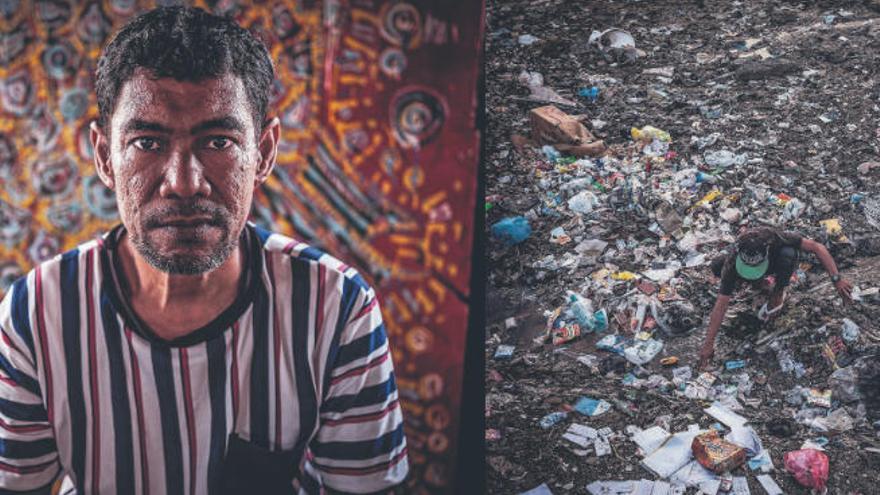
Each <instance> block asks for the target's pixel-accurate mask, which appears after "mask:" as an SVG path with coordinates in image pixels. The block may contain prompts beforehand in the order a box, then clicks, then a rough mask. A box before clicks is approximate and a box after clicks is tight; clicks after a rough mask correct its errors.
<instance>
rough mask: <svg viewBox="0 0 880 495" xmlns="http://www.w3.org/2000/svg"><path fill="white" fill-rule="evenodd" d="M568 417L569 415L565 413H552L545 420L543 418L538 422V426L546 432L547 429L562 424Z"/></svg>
mask: <svg viewBox="0 0 880 495" xmlns="http://www.w3.org/2000/svg"><path fill="white" fill-rule="evenodd" d="M567 417H568V413H567V412H565V411H556V412H552V413H550V414H548V415H546V416H544V417H543V418H541V420H540V421H538V426H540V427H541V428H543V429H545V430H546V429H548V428H550V427H551V426H553V425H555V424H557V423H560V422H562V421H563V420H565V418H567Z"/></svg>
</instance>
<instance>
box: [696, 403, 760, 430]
mask: <svg viewBox="0 0 880 495" xmlns="http://www.w3.org/2000/svg"><path fill="white" fill-rule="evenodd" d="M703 412H704V413H706V414H708V415H709V416H712V417H713V418H715V419H717V420H718V421H721V422H722V423H724V424H725V425H727V426H729V427H731V428H733V427H739V428H741V427H743V426H744V425H745V424H746V423H748V421H749V420H748V419H746V418H744V417H742V416H740V415H739V414H737V413H735V412H733V411H731V410H730V409H728V408H727V407H726V406H725V405H723V404H721V403H720V402H717V401H716V402H713V403H712V405H711V406H710V407H708V408H706V409H703Z"/></svg>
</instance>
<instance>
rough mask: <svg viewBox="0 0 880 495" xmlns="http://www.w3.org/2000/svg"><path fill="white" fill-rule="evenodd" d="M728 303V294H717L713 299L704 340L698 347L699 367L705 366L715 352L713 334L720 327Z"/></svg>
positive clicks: (715, 333)
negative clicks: (701, 345)
mask: <svg viewBox="0 0 880 495" xmlns="http://www.w3.org/2000/svg"><path fill="white" fill-rule="evenodd" d="M728 304H730V296H726V295H724V294H718V298H717V299H715V306H714V307H713V308H712V313H711V314H710V315H709V328H708V329H707V330H706V340H704V341H703V347H702V348H701V349H700V364H699V367H700V369H702V368H705V367H706V366H707V365H708V364H709V362H710V361H711V360H712V356H713V355H714V354H715V336H716V335H718V329H719V328H721V322H722V321H724V314H725V313H727V305H728Z"/></svg>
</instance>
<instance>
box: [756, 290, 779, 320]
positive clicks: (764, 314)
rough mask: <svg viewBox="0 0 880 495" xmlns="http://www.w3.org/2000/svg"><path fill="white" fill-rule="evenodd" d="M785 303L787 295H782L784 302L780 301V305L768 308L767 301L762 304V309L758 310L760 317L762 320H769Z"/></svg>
mask: <svg viewBox="0 0 880 495" xmlns="http://www.w3.org/2000/svg"><path fill="white" fill-rule="evenodd" d="M784 305H785V296H782V302H780V303H779V306H776V307H775V308H773V309H767V303H764V305H763V306H761V309H760V310H759V311H758V319H759V320H761V321H769V320H770V317H771V316H773V315H775V314H776V313H778V312H779V311H781V310H782V306H784Z"/></svg>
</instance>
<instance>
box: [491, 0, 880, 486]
mask: <svg viewBox="0 0 880 495" xmlns="http://www.w3.org/2000/svg"><path fill="white" fill-rule="evenodd" d="M611 28H617V29H619V31H606V30H609V29H611ZM594 31H595V32H596V34H595V35H593V42H592V43H590V38H591V34H593V32H594ZM486 46H487V59H486V74H487V84H486V87H487V92H488V94H487V114H488V119H489V130H488V136H487V157H486V158H487V159H486V161H485V163H486V169H487V176H488V188H487V205H486V207H487V213H486V214H487V225H489V226H490V232H489V233H488V235H489V238H490V242H489V245H488V250H487V256H488V259H489V263H490V270H489V271H490V276H489V295H488V298H487V305H488V309H487V315H488V328H487V333H486V339H487V340H486V352H487V363H488V365H487V370H486V424H487V431H486V446H487V461H488V466H489V472H488V486H489V488H490V492H491V493H520V492H523V491H526V490H529V489H533V488H536V487H541V485H542V484H546V485H545V486H544V487H542V488H540V490H543V491H540V492H535V493H548V492H551V493H588V488H587V485H588V484H590V483H593V482H597V481H608V480H621V481H622V480H631V481H633V482H634V483H633V484H631V485H629V487H628V488H626V487H621V486H618V491H613V490H611V488H612V487H611V485H607V484H606V485H603V486H604V487H605V489H606V490H607V491H606V492H605V493H630V492H632V493H652V490H653V493H667V492H666V491H665V490H671V491H670V492H669V493H676V492H681V490H682V486H683V485H682V483H685V484H686V485H688V486H687V493H698V492H699V491H700V490H702V491H703V492H705V493H724V492H723V491H722V490H723V489H725V488H728V486H729V485H730V486H731V490H730V492H729V493H737V494H741V493H747V492H746V491H744V490H749V491H750V492H751V493H771V492H772V491H767V492H765V488H763V487H762V484H761V482H760V481H759V478H758V477H759V476H762V475H767V476H769V478H771V479H772V480H774V481H775V483H776V484H778V486H779V487H781V490H782V491H784V492H785V493H806V492H808V491H809V489H808V488H806V487H805V484H807V485H810V484H812V485H813V486H821V485H822V481H823V480H822V473H821V472H818V471H816V472H815V473H814V474H815V476H814V477H813V478H811V477H810V476H809V475H808V474H807V475H805V474H804V473H800V475H799V476H800V477H801V478H802V481H803V482H804V483H801V482H799V481H798V480H797V479H796V477H795V475H794V474H793V473H791V472H789V471H788V470H787V469H786V462H785V461H784V456H785V455H786V453H789V452H794V451H799V450H802V449H805V451H806V452H807V454H806V455H809V456H811V459H810V461H811V462H814V463H816V464H814V466H818V468H816V469H818V470H820V471H821V467H822V466H821V464H822V462H821V461H822V459H821V457H822V454H824V455H825V456H827V459H828V474H827V490H828V492H829V493H847V494H849V493H862V494H869V493H877V491H878V489H877V487H876V476H877V475H876V473H877V469H878V467H880V437H878V433H877V432H878V431H880V430H878V429H875V427H874V426H873V422H874V421H876V420H878V419H880V401H878V397H877V394H876V391H875V390H874V388H876V387H877V385H878V383H880V382H878V377H880V372H878V370H877V368H876V367H875V364H876V359H875V358H874V357H873V355H874V354H880V352H878V347H880V326H878V324H877V321H878V317H880V299H878V296H877V290H876V288H877V287H878V286H880V281H878V277H877V274H878V273H880V185H878V182H880V163H877V162H878V161H880V156H878V155H880V124H878V122H880V119H878V113H880V107H878V102H880V99H878V98H880V85H878V67H880V64H878V62H880V9H878V7H877V6H876V5H875V4H872V3H871V2H830V1H829V2H800V3H798V2H763V1H757V0H745V1H736V2H734V1H730V2H711V1H706V2H649V1H642V2H636V1H621V2H610V1H595V2H566V1H563V0H558V1H538V2H535V1H526V0H504V1H498V0H494V1H492V0H490V2H489V3H488V11H487V44H486ZM530 86H531V87H530ZM545 105H553V106H555V107H556V109H558V112H557V111H556V110H552V109H551V110H546V109H545V110H542V112H545V113H544V114H542V115H544V117H540V118H536V117H534V116H533V117H532V121H530V111H532V110H534V109H536V108H539V107H542V106H545ZM570 116H575V117H576V118H578V119H580V122H582V124H583V126H584V127H585V128H586V130H583V129H577V128H575V127H573V124H572V121H571V120H569V121H568V122H567V123H566V124H564V125H563V127H564V129H562V130H559V129H557V131H559V132H558V133H557V135H556V136H552V134H553V132H550V131H548V132H542V131H541V123H540V122H538V123H536V122H535V121H536V120H541V119H544V120H547V119H550V120H553V119H560V120H557V121H556V122H557V123H558V122H559V121H565V120H566V119H567V118H568V117H570ZM645 126H651V127H648V128H647V129H646V128H645ZM533 127H537V132H533ZM633 128H635V129H636V130H635V131H633ZM545 130H546V129H545ZM587 130H588V131H589V132H587ZM551 131H552V130H551ZM579 132H580V133H581V135H580V136H576V137H577V139H578V140H579V141H577V142H574V141H570V142H568V143H567V144H569V145H570V146H562V145H557V144H565V143H552V142H548V141H552V140H553V138H558V140H560V141H562V140H563V139H562V138H564V137H566V136H568V137H571V135H572V134H574V135H577V134H578V133H579ZM590 133H592V135H593V136H590V135H589V134H590ZM593 137H594V138H595V140H596V141H598V140H602V141H604V144H602V143H596V142H592V143H590V141H592V140H593V139H592V138H593ZM573 142H574V147H572V146H571V145H572V143H573ZM578 144H580V145H583V146H580V147H578ZM546 145H557V146H551V147H546ZM603 148H605V149H604V151H602V150H603ZM591 155H595V156H591ZM520 217H521V218H520ZM526 224H527V225H526ZM760 225H770V226H778V227H779V228H781V229H785V230H794V231H798V232H800V233H801V234H803V235H805V236H807V237H810V238H812V239H815V240H817V241H819V242H821V243H823V244H824V245H825V246H826V247H827V248H828V249H829V251H830V252H831V253H832V255H833V256H834V259H835V260H836V262H837V265H838V267H839V268H840V270H841V273H842V274H843V275H844V276H845V277H846V278H847V279H849V280H850V281H851V282H852V283H853V284H854V285H855V286H856V288H857V289H856V290H855V291H854V294H855V296H856V299H857V300H856V301H855V302H854V303H853V304H852V305H848V306H845V305H843V304H842V300H841V298H840V297H839V296H838V293H837V291H836V289H835V287H834V286H833V284H831V282H830V281H829V277H828V275H827V273H825V271H824V269H823V268H822V266H821V264H820V263H819V262H818V260H817V259H816V258H815V257H813V256H812V255H802V256H801V259H800V261H801V264H800V266H799V269H798V271H797V273H795V275H794V276H793V280H792V284H791V288H790V289H789V293H788V297H787V301H786V305H785V308H784V310H783V311H782V312H781V314H779V316H778V317H777V318H776V319H775V320H773V321H771V322H768V323H764V322H761V321H760V320H759V319H758V318H757V317H756V314H757V312H758V309H759V308H760V306H761V305H762V304H763V303H764V302H765V301H766V298H767V291H766V288H762V287H761V286H759V284H755V286H753V287H748V286H746V287H740V290H738V292H737V293H736V294H735V296H734V300H733V301H732V303H731V308H730V309H729V310H728V313H727V318H726V320H725V323H724V325H723V326H722V329H721V332H720V334H719V338H718V342H717V346H716V352H715V358H714V361H713V363H712V367H711V369H710V373H709V374H706V375H701V372H702V371H701V370H699V369H697V359H698V356H697V354H698V352H699V348H700V345H701V343H702V340H703V337H704V334H705V328H706V324H707V323H708V315H709V312H710V310H711V308H712V305H713V303H714V299H715V295H716V292H717V290H718V280H717V278H715V277H714V276H713V275H712V273H711V270H710V269H709V265H708V264H709V262H710V261H711V260H712V259H713V258H714V257H715V256H717V255H718V254H719V253H720V251H721V250H722V249H723V248H724V247H725V246H727V245H729V244H730V243H732V242H733V241H734V239H735V236H736V235H737V233H738V232H739V231H740V229H742V228H745V227H754V226H760ZM603 310H604V311H603ZM554 311H555V313H554ZM575 325H577V329H575ZM606 326H607V328H605V327H606ZM591 329H592V330H591ZM577 330H580V332H581V333H580V335H579V336H576V333H577ZM609 336H611V337H609ZM614 336H617V337H614ZM567 339H570V340H567ZM554 340H555V341H556V343H554ZM600 340H601V341H602V342H601V343H600ZM504 346H512V352H511V353H510V354H509V355H508V354H505V353H506V352H510V351H511V347H504ZM661 346H662V347H661ZM658 348H659V349H660V350H659V352H657V353H656V355H654V352H655V351H656V350H657V349H658ZM673 357H675V358H677V359H678V361H677V363H674V364H668V365H664V364H661V361H664V362H668V361H669V360H668V359H665V358H673ZM638 362H644V364H643V365H641V366H638V365H636V364H634V363H638ZM688 367H689V368H688ZM832 373H833V374H834V376H833V377H832ZM829 391H830V397H829ZM710 406H711V407H710ZM575 408H576V409H575ZM707 409H709V410H710V412H711V413H712V414H710V413H707V412H706V410H707ZM553 413H562V414H553ZM590 414H592V415H590ZM719 418H720V419H719ZM554 421H555V423H554ZM742 421H747V423H745V424H742V423H741V422H742ZM542 423H543V425H542ZM543 426H546V428H544V427H543ZM655 427H659V428H655ZM878 427H880V423H878ZM689 430H690V431H691V432H694V433H691V434H690V436H688V431H689ZM713 430H714V431H717V432H718V433H719V437H717V438H716V439H715V440H711V441H714V442H716V447H717V446H718V445H721V446H722V447H724V448H734V449H740V447H737V445H740V446H741V447H746V445H742V444H743V443H749V442H751V443H752V444H751V445H748V447H749V448H747V449H745V454H746V458H745V460H743V459H739V460H737V458H736V457H735V456H731V457H729V458H727V459H726V460H724V459H716V460H717V461H719V462H720V461H722V460H724V462H730V463H732V465H734V466H735V467H733V468H732V469H730V470H728V471H722V474H720V475H716V474H714V473H711V472H710V471H707V470H705V469H703V468H702V467H701V466H699V465H696V466H695V465H694V462H693V461H692V460H691V458H692V455H693V454H692V453H691V452H689V451H690V450H691V449H690V447H691V440H692V439H693V437H694V435H696V433H695V432H697V431H713ZM564 435H565V436H566V438H563V436H564ZM671 435H675V437H674V438H673V440H679V441H680V442H679V443H683V444H686V446H685V448H684V449H681V448H677V447H676V444H675V441H670V440H666V443H663V444H662V445H661V443H662V442H663V441H664V440H665V439H666V437H667V436H671ZM724 437H727V438H729V439H731V440H732V441H733V444H732V445H733V447H730V444H723V445H722V444H719V443H717V442H721V439H722V438H724ZM701 438H704V437H701ZM634 439H637V440H638V442H639V443H638V444H637V442H636V441H635V440H634ZM658 439H659V440H658ZM756 441H760V445H758V444H757V442H756ZM737 442H738V443H737ZM658 445H659V447H658ZM658 448H667V449H669V450H668V451H660V452H659V454H658V455H656V456H654V458H652V459H649V457H650V456H649V455H648V454H652V453H657V450H656V449H658ZM740 450H742V449H740ZM816 451H818V452H822V454H816ZM597 454H600V455H597ZM676 455H684V456H685V457H684V458H681V459H676ZM725 455H727V454H725V453H724V452H722V451H718V456H721V457H724V456H725ZM737 455H739V456H741V455H742V454H741V453H737ZM792 455H796V454H792ZM800 455H804V454H803V453H801V454H800ZM768 458H769V462H768ZM790 460H793V458H792V459H790ZM657 462H660V464H657ZM663 462H666V464H667V465H665V466H664V465H662V464H663ZM685 462H686V464H684V466H685V467H684V468H683V469H681V470H679V471H677V472H676V473H674V474H673V475H670V476H666V477H664V476H661V475H660V474H658V472H663V471H664V469H670V465H669V464H676V463H679V464H682V463H685ZM771 464H772V467H771ZM673 467H677V466H673ZM765 471H766V472H765ZM676 479H677V480H678V481H676ZM640 480H646V481H643V482H642V485H641V486H639V482H640ZM765 482H766V480H765ZM665 483H670V484H669V485H666V484H665ZM743 485H746V486H747V488H744V487H743ZM591 486H592V488H591V489H592V490H593V492H599V491H598V490H600V485H595V484H594V485H591ZM768 486H769V485H768ZM545 488H546V490H544V489H545ZM627 489H629V490H630V491H626V490H627ZM637 490H642V491H637ZM771 490H772V489H771Z"/></svg>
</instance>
